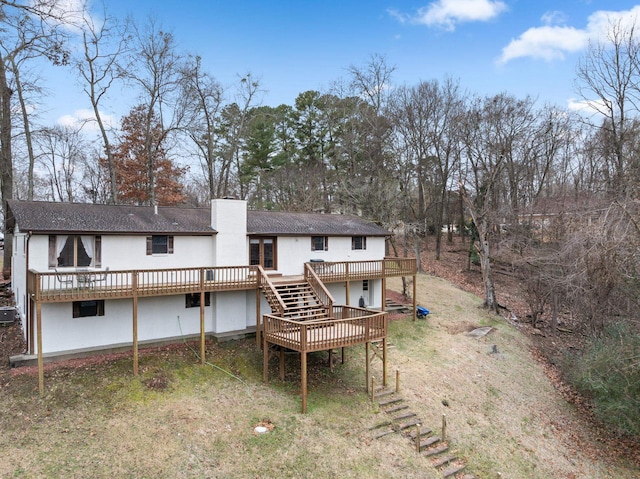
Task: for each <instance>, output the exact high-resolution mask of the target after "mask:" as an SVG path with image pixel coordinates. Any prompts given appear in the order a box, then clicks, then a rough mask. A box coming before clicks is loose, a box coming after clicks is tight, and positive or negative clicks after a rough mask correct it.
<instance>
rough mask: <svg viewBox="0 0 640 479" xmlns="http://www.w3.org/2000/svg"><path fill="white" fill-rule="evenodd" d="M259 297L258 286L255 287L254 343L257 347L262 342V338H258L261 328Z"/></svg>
mask: <svg viewBox="0 0 640 479" xmlns="http://www.w3.org/2000/svg"><path fill="white" fill-rule="evenodd" d="M261 299H262V298H261V297H260V288H257V289H256V345H257V346H258V347H260V346H261V344H262V340H261V338H260V336H261V333H262V331H261V329H262V324H260V301H261Z"/></svg>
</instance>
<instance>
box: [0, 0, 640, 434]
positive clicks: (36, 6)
mask: <svg viewBox="0 0 640 479" xmlns="http://www.w3.org/2000/svg"><path fill="white" fill-rule="evenodd" d="M72 13H73V14H72ZM72 13H70V12H61V11H59V10H58V8H57V7H56V2H53V1H52V0H40V1H38V2H30V3H27V2H24V3H23V2H13V1H7V0H0V15H1V17H0V18H1V21H2V23H3V29H2V31H1V32H0V167H1V170H2V177H1V195H2V199H3V208H5V207H6V205H5V200H6V199H9V198H19V199H29V200H31V199H38V200H48V201H73V202H97V203H130V204H142V205H146V204H148V205H151V204H161V205H166V204H188V205H203V204H207V202H208V201H209V199H211V198H219V197H224V196H233V197H236V198H242V199H246V200H247V201H248V202H249V205H250V207H252V208H255V209H279V210H289V211H318V212H325V213H338V212H343V213H356V214H359V215H362V216H363V217H366V218H368V219H371V220H374V221H376V222H378V223H379V224H381V225H384V226H385V227H387V228H389V229H390V230H392V231H394V232H398V233H402V234H405V235H407V236H409V237H411V238H413V241H414V242H415V244H416V249H419V248H418V245H419V243H420V241H421V239H422V238H423V237H424V236H425V235H434V236H435V237H436V250H437V252H439V251H440V248H441V245H442V242H443V241H446V240H447V237H451V236H452V235H453V234H468V235H470V237H471V238H472V240H473V244H474V245H475V247H474V250H473V251H470V255H471V256H472V257H473V258H474V260H477V261H478V262H479V264H480V265H481V267H482V273H483V283H484V291H485V295H484V300H485V304H486V306H487V307H489V308H491V309H495V310H497V309H498V308H499V305H498V304H497V302H496V295H495V288H494V283H493V276H492V264H493V261H494V260H495V259H496V258H497V257H500V260H501V261H505V260H506V261H508V262H509V264H510V265H511V267H512V268H513V270H514V271H515V272H516V275H517V277H518V279H519V280H520V281H521V282H522V285H523V291H524V294H526V297H527V300H528V302H529V304H530V306H531V317H532V321H533V323H534V324H536V322H537V321H540V320H542V319H543V318H545V319H546V320H548V321H551V322H552V323H553V324H555V323H556V321H557V318H558V316H559V315H565V316H569V317H571V318H572V320H573V321H575V322H576V324H577V325H578V329H579V330H580V331H582V332H584V333H586V334H589V335H594V336H597V335H600V334H602V333H603V332H606V331H607V330H608V328H610V327H612V326H615V327H618V325H619V324H620V323H624V324H625V328H628V329H626V331H629V332H628V334H627V336H629V335H630V336H634V337H637V334H638V314H637V311H638V308H639V306H640V304H638V303H639V301H640V282H639V276H640V255H639V254H638V251H639V247H640V227H639V221H640V209H639V204H638V192H639V188H640V122H639V117H638V107H639V106H640V56H639V53H640V52H639V49H640V41H639V37H638V33H637V31H636V25H634V24H626V23H623V22H621V21H618V22H611V23H610V25H609V34H608V38H607V39H606V40H605V41H600V42H598V41H594V42H593V43H591V44H590V45H589V47H588V49H587V51H586V53H585V54H584V55H583V57H582V59H581V61H580V63H579V65H578V67H577V70H576V78H575V85H576V92H577V93H578V94H579V95H580V97H581V99H582V100H583V102H584V105H585V110H584V111H583V112H580V113H577V112H575V111H569V110H568V109H565V108H563V107H560V106H557V105H541V104H539V102H537V101H536V100H535V99H534V98H532V97H525V98H517V97H515V96H513V95H511V94H510V93H509V92H499V93H496V94H495V95H491V96H480V95H477V94H475V93H474V92H473V91H472V88H473V85H460V84H459V82H458V81H456V80H455V79H453V78H446V79H432V80H426V81H421V82H418V83H416V84H413V85H407V84H404V85H395V84H394V83H393V73H394V68H393V66H392V65H389V64H388V62H387V61H386V59H385V58H384V57H382V56H378V55H374V56H372V57H371V58H370V59H368V60H367V61H365V62H364V63H363V64H362V65H351V66H349V67H348V69H347V76H346V78H342V79H336V81H335V84H334V85H332V86H331V87H330V88H328V89H327V90H326V91H315V90H309V91H304V92H300V94H299V95H298V97H297V98H296V100H295V104H293V105H285V104H283V105H279V106H277V107H271V106H262V105H261V104H260V103H261V99H262V93H263V86H262V85H261V81H260V78H259V77H257V76H256V75H253V74H251V73H245V74H242V75H239V76H238V81H237V84H236V85H235V87H233V88H225V87H223V85H221V84H220V83H219V82H218V81H217V80H216V78H215V72H206V71H203V68H202V62H201V57H200V56H199V55H198V54H197V53H196V52H189V53H187V52H181V51H180V50H179V48H178V46H177V45H178V42H177V39H175V38H174V37H173V35H172V34H171V33H169V32H168V31H165V30H164V29H163V28H162V26H161V25H159V24H157V22H155V21H153V20H149V21H148V22H147V23H146V24H144V25H135V24H133V23H132V22H130V21H128V20H126V19H119V18H113V17H110V16H109V15H108V12H104V18H105V21H104V22H103V23H100V24H96V23H94V22H93V20H92V19H91V18H92V17H91V16H90V15H88V13H87V12H72ZM63 20H64V21H63ZM72 22H73V23H75V27H74V28H68V26H69V25H70V23H72ZM78 42H79V43H80V45H81V48H78V47H77V45H78ZM43 59H46V60H48V61H50V62H51V63H52V64H53V65H56V66H57V68H64V69H67V70H68V71H69V72H70V73H73V74H74V76H75V78H76V79H77V81H78V82H79V84H80V85H82V92H79V94H82V93H84V94H85V95H86V101H87V108H88V109H90V110H91V111H93V114H94V118H92V119H90V120H87V122H89V123H95V124H97V132H98V134H97V135H95V136H92V135H90V134H88V133H87V132H86V131H85V130H86V129H81V128H72V127H69V126H60V125H51V124H46V123H45V122H44V121H43V119H42V118H41V117H39V116H38V115H36V114H35V113H34V111H38V110H37V109H35V108H34V105H39V106H43V105H46V101H47V96H46V94H45V93H44V92H45V88H46V87H47V85H46V81H45V80H44V79H43V78H41V77H38V75H36V74H35V72H34V71H33V67H32V66H33V65H37V64H38V63H36V62H42V61H43ZM310 81H311V80H310ZM122 88H124V89H127V90H131V91H134V92H135V93H137V99H138V101H137V103H136V104H131V105H130V108H129V113H128V114H127V115H125V116H124V118H122V119H121V120H120V125H119V126H115V125H112V124H111V123H110V122H109V121H106V117H105V115H104V110H103V105H104V104H105V103H107V102H108V101H114V99H115V98H117V97H118V91H119V89H122ZM49 94H55V92H49ZM3 211H4V210H3ZM5 245H6V247H5V261H4V265H5V268H8V267H9V265H10V255H11V241H10V237H9V235H6V242H5ZM398 253H400V254H402V253H403V252H402V251H400V252H398ZM5 274H8V271H5ZM624 347H627V346H624ZM622 356H623V357H622V361H623V364H620V365H619V368H620V370H622V371H624V374H623V377H624V381H628V382H629V384H631V387H632V389H631V392H630V393H629V389H628V388H627V392H626V393H625V394H631V396H632V397H631V405H632V407H635V408H637V409H636V410H637V411H640V399H638V398H639V397H640V394H639V391H638V389H639V388H640V380H639V379H638V378H640V364H639V363H638V355H637V351H635V352H633V350H630V352H629V354H628V355H622ZM633 388H635V389H633ZM634 391H635V392H634ZM634 395H635V396H634ZM628 400H629V399H628V397H627V401H628ZM635 416H636V417H638V416H639V415H638V414H636V415H635ZM623 429H626V430H630V431H634V432H635V433H638V432H640V427H639V426H638V425H637V424H636V425H635V426H631V427H630V426H625V427H623Z"/></svg>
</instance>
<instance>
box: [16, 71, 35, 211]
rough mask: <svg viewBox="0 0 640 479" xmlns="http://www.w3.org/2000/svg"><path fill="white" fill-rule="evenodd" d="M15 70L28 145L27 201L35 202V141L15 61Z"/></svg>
mask: <svg viewBox="0 0 640 479" xmlns="http://www.w3.org/2000/svg"><path fill="white" fill-rule="evenodd" d="M11 65H12V68H13V77H14V79H15V82H16V92H17V93H18V100H19V102H20V111H21V112H22V122H23V124H24V141H25V143H26V144H27V155H28V156H29V170H28V173H27V200H29V201H33V168H34V164H35V155H34V153H33V141H32V140H31V124H30V122H29V115H28V112H27V104H26V102H25V99H24V95H23V92H22V82H21V81H20V75H19V73H20V72H19V70H18V67H17V65H16V64H15V62H14V61H13V59H12V60H11Z"/></svg>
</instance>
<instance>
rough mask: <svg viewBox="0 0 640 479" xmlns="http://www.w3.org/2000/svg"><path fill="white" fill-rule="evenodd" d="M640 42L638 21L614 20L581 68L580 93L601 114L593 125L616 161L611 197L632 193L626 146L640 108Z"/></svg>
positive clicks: (593, 120)
mask: <svg viewBox="0 0 640 479" xmlns="http://www.w3.org/2000/svg"><path fill="white" fill-rule="evenodd" d="M639 58H640V41H639V40H638V35H637V32H636V25H635V22H634V23H633V24H630V25H629V24H627V23H625V22H624V21H623V20H611V21H610V22H609V25H608V31H607V38H606V40H604V41H600V40H596V41H592V42H590V43H589V47H588V49H587V51H586V53H585V55H584V56H583V58H582V59H581V60H580V63H579V65H578V68H577V81H576V90H577V91H578V93H579V94H580V96H581V97H582V98H583V99H584V100H585V101H586V102H587V104H588V106H589V108H591V109H592V110H594V111H595V112H596V113H597V114H596V115H595V116H594V117H593V118H592V125H594V126H597V127H599V128H601V129H602V132H603V134H604V136H605V137H606V141H607V144H608V148H609V153H610V155H611V159H612V160H613V161H612V164H611V166H612V170H613V171H612V174H611V183H610V187H609V194H610V195H613V196H616V197H623V196H625V195H626V194H627V193H628V188H627V181H626V178H625V174H626V165H627V162H628V159H627V158H625V153H624V152H625V145H626V143H627V141H628V137H629V122H630V120H631V117H632V115H633V114H637V113H638V108H639V107H640V63H639V62H640V60H639Z"/></svg>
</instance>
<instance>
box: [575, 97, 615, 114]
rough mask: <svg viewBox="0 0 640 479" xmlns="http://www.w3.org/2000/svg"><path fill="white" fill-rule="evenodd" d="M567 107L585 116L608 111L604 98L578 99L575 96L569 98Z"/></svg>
mask: <svg viewBox="0 0 640 479" xmlns="http://www.w3.org/2000/svg"><path fill="white" fill-rule="evenodd" d="M567 108H568V109H569V110H571V111H576V112H578V113H582V114H583V115H585V116H596V115H602V112H605V111H607V109H606V106H605V104H604V102H603V101H602V100H576V99H575V98H569V100H568V101H567Z"/></svg>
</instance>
